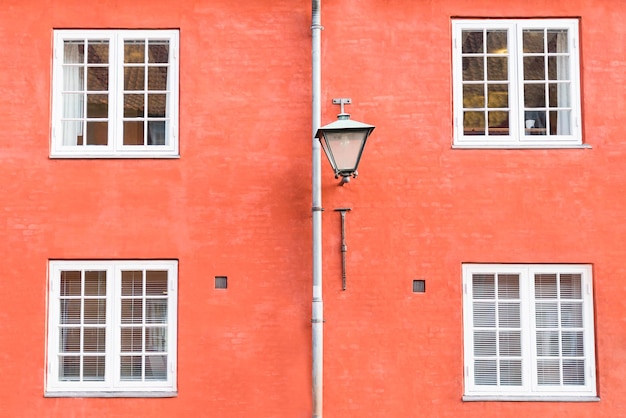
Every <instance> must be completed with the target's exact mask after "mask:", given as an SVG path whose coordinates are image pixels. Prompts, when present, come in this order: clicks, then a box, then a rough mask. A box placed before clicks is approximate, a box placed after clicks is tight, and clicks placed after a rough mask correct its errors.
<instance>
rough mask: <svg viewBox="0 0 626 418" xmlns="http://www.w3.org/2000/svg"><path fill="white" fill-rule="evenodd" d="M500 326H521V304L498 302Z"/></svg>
mask: <svg viewBox="0 0 626 418" xmlns="http://www.w3.org/2000/svg"><path fill="white" fill-rule="evenodd" d="M498 326H499V327H504V328H519V327H520V304H519V302H515V303H503V302H499V303H498Z"/></svg>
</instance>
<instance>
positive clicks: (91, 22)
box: [0, 0, 626, 418]
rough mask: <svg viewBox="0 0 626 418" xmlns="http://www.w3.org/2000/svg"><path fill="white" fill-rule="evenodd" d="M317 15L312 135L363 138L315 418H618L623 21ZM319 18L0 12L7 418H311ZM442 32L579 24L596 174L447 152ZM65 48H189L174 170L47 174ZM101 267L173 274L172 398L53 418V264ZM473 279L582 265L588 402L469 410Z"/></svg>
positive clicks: (326, 190)
mask: <svg viewBox="0 0 626 418" xmlns="http://www.w3.org/2000/svg"><path fill="white" fill-rule="evenodd" d="M322 3H323V4H322V23H323V25H324V26H325V30H324V31H323V33H322V39H323V41H322V63H323V75H322V83H323V84H322V86H323V88H322V95H323V98H322V102H323V112H322V114H323V123H328V122H331V121H332V120H334V118H335V115H336V113H338V108H337V107H336V106H333V105H332V104H331V98H333V97H351V98H352V100H353V104H352V105H351V106H349V107H348V108H347V111H348V112H350V113H352V115H353V117H354V118H355V119H357V120H361V121H366V122H368V123H371V124H373V125H376V130H375V131H374V134H373V136H372V138H371V140H370V142H369V143H368V147H367V149H366V152H365V154H364V157H363V160H362V164H361V166H360V168H359V172H360V176H359V178H358V179H356V180H355V181H353V182H352V183H351V184H349V185H348V186H346V187H338V186H337V183H336V181H335V180H334V179H333V177H332V173H331V170H330V168H329V167H328V165H327V164H326V161H323V166H322V169H323V174H324V175H323V201H324V207H325V208H326V211H325V213H324V217H323V219H324V220H323V243H324V244H323V248H324V269H323V270H324V300H325V319H326V323H325V378H324V383H325V386H324V393H325V399H324V401H325V404H324V413H325V416H327V417H357V416H358V417H362V418H365V417H412V416H422V417H480V418H489V417H518V416H521V415H522V414H525V415H528V416H542V417H562V416H567V417H569V418H575V417H617V416H622V415H624V414H626V401H624V396H623V394H624V392H625V391H626V379H625V378H624V376H626V363H625V362H624V361H623V359H624V356H625V355H626V331H625V330H624V328H625V327H624V325H625V321H626V314H625V312H626V302H625V301H626V298H625V296H626V284H625V283H626V282H625V281H624V276H626V263H625V259H624V254H625V252H626V222H625V215H624V209H625V208H626V193H625V192H626V176H625V175H624V174H625V173H626V170H625V169H624V162H625V161H626V139H625V138H624V135H623V126H624V125H625V122H626V116H625V113H624V111H625V97H626V95H625V94H624V92H623V89H624V87H623V86H624V81H625V78H626V73H625V72H624V69H625V68H626V43H625V42H624V39H625V38H626V27H625V26H624V25H623V22H624V20H625V19H626V4H624V3H623V2H620V1H612V0H598V1H595V2H589V1H584V0H570V1H568V2H546V1H544V0H525V1H506V2H504V1H493V0H474V1H463V0H438V1H422V0H420V1H406V2H389V1H386V0H323V2H322ZM310 9H311V4H310V2H308V1H307V0H272V1H267V0H266V1H258V0H240V1H237V2H232V1H225V0H213V1H199V0H176V1H174V0H159V1H154V0H135V1H133V2H128V1H121V0H106V1H98V2H88V1H84V0H4V1H3V2H2V4H0V40H1V41H2V48H1V49H0V62H1V63H2V64H1V65H0V92H1V93H2V94H0V109H2V110H3V117H2V118H0V132H2V140H1V141H0V179H1V182H2V183H1V184H2V187H1V189H0V254H2V259H3V267H4V268H3V269H2V270H1V273H0V277H1V280H2V291H1V292H0V347H1V348H0V376H1V377H2V378H1V379H0V416H3V417H138V416H151V417H166V416H167V417H229V418H231V417H233V418H234V417H261V418H266V417H268V418H269V417H289V418H293V417H307V416H310V414H311V395H310V391H311V389H310V386H311V377H310V362H311V354H310V349H311V331H310V330H311V323H310V318H311V314H310V309H311V180H310V177H311V162H310V159H311V158H310V154H311V143H310V132H311V87H310V84H311V81H310V77H311V76H310V74H311V70H310V67H311V58H310V56H311V54H310V50H311V41H310V20H311V11H310ZM454 16H462V17H546V16H547V17H579V18H580V22H581V23H580V42H581V51H582V52H581V64H582V73H581V74H582V89H583V101H582V107H583V134H584V142H585V143H587V144H589V145H591V149H570V150H458V149H456V150H455V149H452V148H451V142H452V116H451V113H452V106H451V104H452V102H451V100H452V99H451V97H452V94H451V75H450V68H451V51H450V44H451V29H450V19H451V17H454ZM55 28H178V29H180V45H181V47H180V159H174V160H172V159H168V160H119V159H107V160H64V159H50V158H49V136H50V79H51V56H52V50H51V43H52V30H53V29H55ZM339 207H351V208H352V211H351V212H350V213H348V214H347V216H346V221H347V226H346V233H347V236H346V239H347V243H348V253H347V290H346V291H342V290H341V255H340V223H339V214H338V213H336V212H334V211H333V209H334V208H339ZM114 258H124V259H142V258H146V259H158V258H168V259H171V258H176V259H178V260H179V263H180V264H179V309H178V321H179V323H178V396H177V397H175V398H165V399H136V398H133V399H64V398H44V396H43V393H44V374H45V351H46V312H47V308H46V284H47V264H48V260H50V259H114ZM470 261H474V262H497V263H509V262H510V263H526V262H534V263H542V262H546V263H590V264H592V265H593V272H594V292H595V317H596V324H595V329H596V336H595V339H596V347H597V348H596V357H597V379H598V394H599V396H600V398H601V401H600V402H593V403H576V402H570V403H558V402H543V403H533V402H517V403H513V402H508V403H503V402H470V403H467V402H466V403H464V402H462V400H461V396H462V393H463V345H462V344H463V340H462V293H461V263H463V262H470ZM222 275H225V276H228V279H229V288H228V289H227V290H216V289H214V283H213V278H214V277H215V276H222ZM414 279H424V280H425V281H426V293H424V294H415V293H412V292H411V284H412V280H414Z"/></svg>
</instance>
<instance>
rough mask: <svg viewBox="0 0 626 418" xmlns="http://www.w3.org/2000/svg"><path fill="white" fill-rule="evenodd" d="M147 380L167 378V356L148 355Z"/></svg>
mask: <svg viewBox="0 0 626 418" xmlns="http://www.w3.org/2000/svg"><path fill="white" fill-rule="evenodd" d="M146 380H167V356H146Z"/></svg>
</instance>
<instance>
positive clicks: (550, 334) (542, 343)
mask: <svg viewBox="0 0 626 418" xmlns="http://www.w3.org/2000/svg"><path fill="white" fill-rule="evenodd" d="M558 355H559V332H558V331H537V356H539V357H558Z"/></svg>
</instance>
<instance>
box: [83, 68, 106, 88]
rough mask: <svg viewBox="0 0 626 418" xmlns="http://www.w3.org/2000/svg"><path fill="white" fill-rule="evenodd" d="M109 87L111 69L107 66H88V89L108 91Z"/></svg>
mask: <svg viewBox="0 0 626 418" xmlns="http://www.w3.org/2000/svg"><path fill="white" fill-rule="evenodd" d="M108 89H109V69H108V68H107V67H87V90H88V91H107V90H108Z"/></svg>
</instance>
